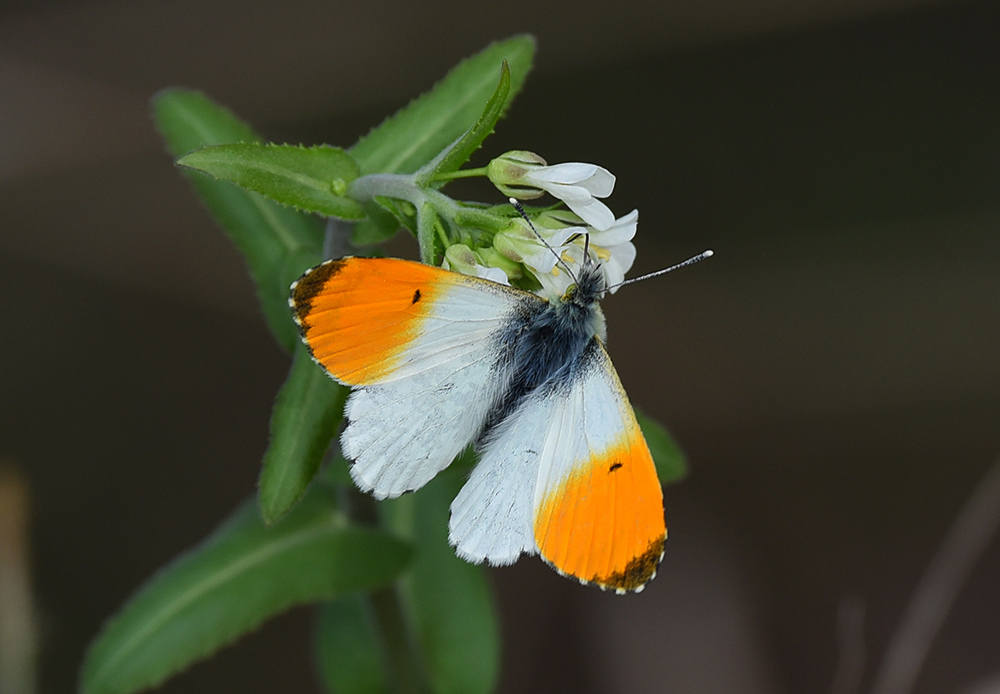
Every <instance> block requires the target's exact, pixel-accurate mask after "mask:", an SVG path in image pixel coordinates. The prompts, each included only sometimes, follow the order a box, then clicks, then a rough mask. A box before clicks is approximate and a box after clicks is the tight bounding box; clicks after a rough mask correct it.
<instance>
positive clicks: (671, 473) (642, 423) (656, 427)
mask: <svg viewBox="0 0 1000 694" xmlns="http://www.w3.org/2000/svg"><path fill="white" fill-rule="evenodd" d="M635 417H636V419H638V420H639V427H640V428H641V429H642V435H643V436H644V437H646V443H647V444H648V445H649V451H650V453H652V454H653V463H654V464H655V465H656V474H657V475H658V476H659V478H660V484H670V483H671V482H677V481H679V480H681V479H684V478H685V477H687V474H688V466H687V460H686V459H685V458H684V453H683V452H682V451H681V448H680V446H678V445H677V442H676V441H674V437H673V436H671V435H670V432H669V431H667V429H666V427H664V426H663V425H662V424H660V423H658V422H657V421H656V420H654V419H651V418H650V417H648V416H646V415H645V414H644V413H642V412H640V411H638V410H636V412H635Z"/></svg>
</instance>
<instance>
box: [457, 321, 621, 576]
mask: <svg viewBox="0 0 1000 694" xmlns="http://www.w3.org/2000/svg"><path fill="white" fill-rule="evenodd" d="M610 368H611V360H610V358H609V357H608V356H607V353H606V352H605V351H604V348H603V346H601V345H600V343H599V342H597V341H596V340H595V341H594V342H592V343H591V345H590V347H588V349H587V350H586V351H585V352H584V354H583V355H582V356H581V358H580V360H579V361H578V362H577V365H576V367H575V368H574V369H573V372H572V375H571V376H570V378H569V379H568V380H567V381H564V382H562V383H559V384H552V385H549V386H543V387H541V388H539V389H538V390H536V391H535V392H534V393H532V394H531V395H530V396H528V397H527V398H526V399H525V400H524V402H523V403H522V404H521V405H520V406H519V407H518V408H517V409H516V410H515V411H514V412H513V413H511V415H510V416H508V417H507V419H505V420H504V421H503V422H502V423H501V424H500V425H499V426H498V427H497V429H496V431H494V432H493V434H492V435H491V437H490V440H489V441H488V442H487V443H486V446H485V450H484V451H483V453H482V456H481V460H480V461H479V463H478V464H477V465H476V467H475V468H474V469H473V471H472V474H471V475H470V477H469V481H468V482H466V484H465V486H464V487H462V490H461V491H460V492H459V494H458V496H456V497H455V500H454V502H452V505H451V520H450V523H449V541H450V542H451V544H452V545H453V546H454V547H455V549H456V551H457V553H458V555H459V556H460V557H462V558H463V559H465V560H467V561H471V562H475V563H479V562H482V561H484V560H485V561H488V562H489V563H491V564H510V563H513V562H514V561H516V560H517V558H518V557H519V556H520V555H521V554H522V553H527V554H535V553H537V552H538V545H537V543H536V540H535V532H534V517H535V509H536V507H537V505H538V504H539V503H541V501H542V498H543V497H544V495H545V494H546V493H547V492H548V491H551V490H553V489H555V488H556V485H558V484H559V482H561V481H562V480H564V479H565V478H566V477H568V476H569V474H570V473H571V472H573V470H574V469H576V468H578V467H580V466H585V465H587V464H588V463H590V461H591V459H592V458H593V457H594V456H595V455H596V454H598V453H600V452H603V451H604V450H606V449H607V448H608V447H609V446H611V445H612V443H613V442H614V441H616V440H617V439H620V438H621V436H622V434H623V432H624V431H625V430H626V419H625V417H626V414H625V412H623V406H624V407H626V408H627V407H628V405H627V404H625V403H623V401H622V396H621V394H620V386H618V387H616V386H617V378H615V377H614V371H611V372H610V374H611V375H610V376H609V375H608V369H610Z"/></svg>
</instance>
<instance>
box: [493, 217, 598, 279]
mask: <svg viewBox="0 0 1000 694" xmlns="http://www.w3.org/2000/svg"><path fill="white" fill-rule="evenodd" d="M507 199H508V200H509V201H510V204H511V205H513V206H514V209H515V210H517V213H518V214H519V215H521V216H522V217H523V218H524V221H526V222H527V223H528V226H529V227H531V230H532V231H533V232H535V236H537V237H538V240H539V241H541V242H542V243H544V244H545V247H546V248H548V249H549V251H551V252H552V255H554V256H555V257H556V263H558V264H559V265H562V266H563V269H565V270H566V272H568V273H569V276H570V277H572V278H573V281H574V282H575V281H576V275H575V274H574V273H573V271H572V270H571V269H570V267H569V265H567V264H566V261H564V260H563V259H562V258H560V257H559V254H558V253H556V249H555V248H553V247H552V246H550V245H549V242H548V241H546V240H545V239H544V238H542V235H541V234H539V233H538V229H536V228H535V225H534V224H532V223H531V219H530V218H529V217H528V213H527V212H525V211H524V207H522V206H521V203H520V202H518V201H517V200H516V199H515V198H507ZM589 242H590V235H589V234H588V235H587V238H586V240H585V241H584V244H585V246H584V247H585V248H586V247H587V244H589ZM589 257H590V254H589V253H586V252H585V253H584V259H586V258H589Z"/></svg>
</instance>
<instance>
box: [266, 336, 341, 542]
mask: <svg viewBox="0 0 1000 694" xmlns="http://www.w3.org/2000/svg"><path fill="white" fill-rule="evenodd" d="M347 393H348V389H347V388H345V387H344V386H341V385H338V384H337V383H336V382H335V381H334V380H333V379H332V378H330V377H329V376H328V375H327V373H326V372H325V371H324V370H323V367H321V366H319V365H318V364H316V363H315V362H313V361H312V359H310V357H309V353H308V351H307V350H306V348H305V345H300V346H299V348H298V349H297V350H296V352H295V358H294V359H293V361H292V368H291V371H290V372H289V374H288V379H287V380H286V381H285V384H284V385H283V386H281V390H280V391H278V397H277V399H276V400H275V403H274V411H273V413H272V414H271V442H270V444H269V445H268V447H267V452H266V453H265V454H264V464H263V467H262V468H261V472H260V480H259V481H258V487H259V489H258V495H257V496H258V500H259V503H260V513H261V515H262V516H263V517H264V521H265V522H266V523H268V524H269V525H270V524H271V523H274V522H275V521H276V520H278V519H279V518H280V517H281V516H282V515H283V514H284V513H285V512H287V511H288V509H290V508H291V507H292V506H294V505H295V503H296V502H297V501H298V500H299V499H300V498H301V497H302V495H303V494H304V493H305V491H306V487H307V486H308V485H309V482H310V480H312V478H313V475H315V474H316V470H318V469H319V465H320V463H321V462H322V461H323V456H324V455H325V454H326V450H327V448H328V447H329V446H330V441H331V440H332V439H333V435H334V434H335V433H336V431H337V426H338V424H339V423H340V417H341V415H342V414H343V412H344V401H345V399H346V398H347Z"/></svg>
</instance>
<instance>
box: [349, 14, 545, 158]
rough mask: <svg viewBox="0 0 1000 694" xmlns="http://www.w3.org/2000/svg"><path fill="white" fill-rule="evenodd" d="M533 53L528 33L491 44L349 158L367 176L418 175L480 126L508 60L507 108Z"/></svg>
mask: <svg viewBox="0 0 1000 694" xmlns="http://www.w3.org/2000/svg"><path fill="white" fill-rule="evenodd" d="M534 54H535V39H534V38H533V37H531V36H529V35H527V34H524V35H520V36H514V37H511V38H509V39H506V40H504V41H499V42H497V43H493V44H490V45H489V46H487V47H486V48H485V49H483V50H482V51H480V52H479V53H477V54H476V55H474V56H472V57H471V58H468V59H466V60H464V61H462V62H461V63H459V64H458V65H456V66H455V67H454V68H452V70H451V71H450V72H449V73H448V74H447V75H446V76H445V78H444V79H443V80H441V81H440V82H438V83H437V84H436V85H434V87H433V88H432V89H431V90H430V91H429V92H427V93H425V94H424V95H423V96H421V97H419V98H418V99H416V100H414V101H412V102H410V104H409V105H407V106H406V107H404V108H402V109H401V110H399V111H398V112H397V113H396V114H395V115H393V116H391V117H390V118H388V119H386V120H385V121H383V122H382V124H381V125H379V126H378V127H376V128H375V129H374V130H372V131H371V132H370V133H368V135H366V136H365V137H363V138H362V139H361V140H359V141H358V143H357V144H355V145H354V146H353V147H352V148H351V149H350V153H351V156H353V157H354V160H355V161H357V162H358V165H359V166H360V167H361V172H362V173H364V174H370V173H413V172H415V171H416V170H417V169H419V168H420V167H421V166H423V165H424V164H426V163H427V162H429V161H430V160H431V159H433V158H434V157H435V156H436V155H437V154H438V153H439V152H441V150H443V149H444V148H445V147H447V146H448V145H450V144H451V143H452V142H454V141H455V140H457V139H458V138H460V137H462V135H463V134H464V133H465V132H466V131H467V130H468V129H469V128H470V127H472V125H473V123H475V122H476V118H478V117H479V115H480V114H481V113H482V109H483V106H482V105H483V104H484V103H486V102H487V101H488V100H489V98H490V96H491V95H492V94H493V93H494V91H495V89H496V83H497V73H498V72H499V70H500V65H501V63H503V61H504V60H506V61H507V63H508V65H509V66H510V95H509V97H508V99H507V100H506V102H505V104H504V108H505V107H506V105H507V104H509V103H510V101H511V100H512V99H513V98H514V96H516V95H517V93H518V92H519V91H520V90H521V85H522V84H524V79H525V77H527V75H528V72H529V71H530V70H531V62H532V59H533V57H534Z"/></svg>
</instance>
